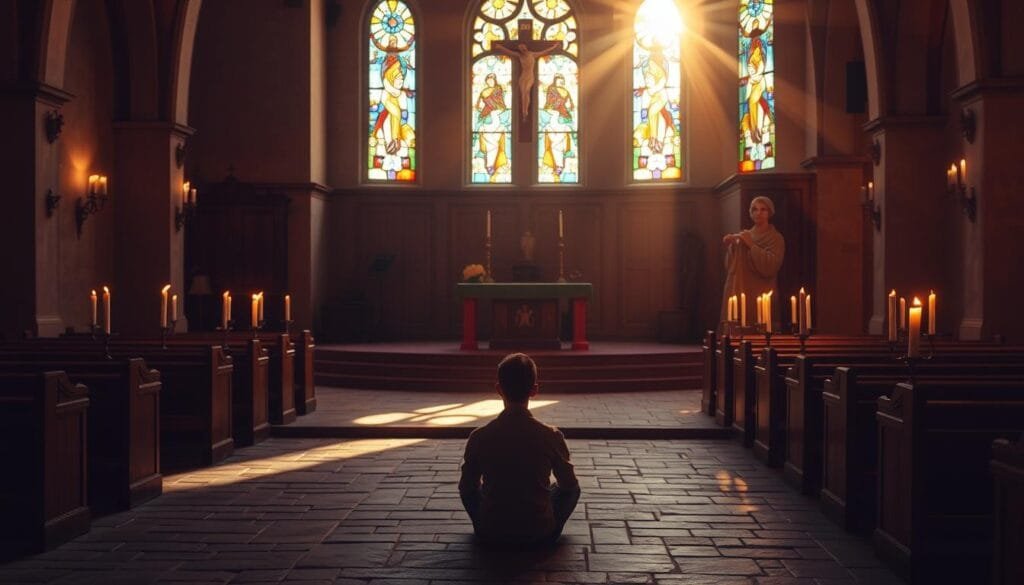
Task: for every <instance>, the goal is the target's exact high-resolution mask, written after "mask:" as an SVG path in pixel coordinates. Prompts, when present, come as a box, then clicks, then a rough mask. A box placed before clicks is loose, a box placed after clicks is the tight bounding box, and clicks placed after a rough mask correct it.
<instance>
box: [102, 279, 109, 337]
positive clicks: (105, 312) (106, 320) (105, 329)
mask: <svg viewBox="0 0 1024 585" xmlns="http://www.w3.org/2000/svg"><path fill="white" fill-rule="evenodd" d="M103 332H104V333H106V334H107V335H110V289H109V288H107V287H103Z"/></svg>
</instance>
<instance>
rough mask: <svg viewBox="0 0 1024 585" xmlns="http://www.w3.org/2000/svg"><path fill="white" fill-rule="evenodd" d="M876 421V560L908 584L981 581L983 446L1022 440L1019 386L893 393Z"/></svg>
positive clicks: (987, 509)
mask: <svg viewBox="0 0 1024 585" xmlns="http://www.w3.org/2000/svg"><path fill="white" fill-rule="evenodd" d="M876 417H877V419H878V470H879V473H878V503H879V505H878V515H877V520H878V522H877V528H876V529H875V532H874V542H875V551H876V553H877V554H878V555H879V556H880V557H882V558H883V559H885V560H887V561H888V562H889V563H890V564H891V565H892V566H893V567H894V568H895V569H896V570H897V572H899V573H901V574H903V575H904V576H905V577H908V578H909V579H911V581H912V582H915V583H928V584H933V583H934V584H942V583H987V582H989V579H990V577H991V563H992V559H991V556H992V546H993V544H992V543H993V540H992V526H993V519H992V506H993V488H992V478H991V476H990V472H989V458H990V454H991V446H992V442H993V441H994V440H996V439H1000V438H1002V439H1016V438H1017V437H1018V436H1019V435H1020V433H1021V432H1022V431H1024V379H1019V380H1016V381H1014V382H987V381H977V382H972V383H946V382H943V383H926V384H921V383H918V384H917V385H916V386H915V385H911V384H905V383H901V384H897V385H896V387H895V389H894V390H893V394H892V396H891V397H888V396H883V397H881V398H879V399H878V411H877V413H876ZM1017 552H1018V553H1019V552H1020V551H1017Z"/></svg>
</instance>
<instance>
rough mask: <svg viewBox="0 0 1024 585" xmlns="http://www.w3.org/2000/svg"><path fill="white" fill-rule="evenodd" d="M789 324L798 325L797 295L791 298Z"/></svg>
mask: <svg viewBox="0 0 1024 585" xmlns="http://www.w3.org/2000/svg"><path fill="white" fill-rule="evenodd" d="M789 322H790V324H792V325H796V323H797V317H796V295H790V296H789Z"/></svg>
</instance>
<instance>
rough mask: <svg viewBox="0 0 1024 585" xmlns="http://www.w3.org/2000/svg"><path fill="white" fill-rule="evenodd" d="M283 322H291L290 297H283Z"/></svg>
mask: <svg viewBox="0 0 1024 585" xmlns="http://www.w3.org/2000/svg"><path fill="white" fill-rule="evenodd" d="M284 320H285V321H291V320H292V295H284Z"/></svg>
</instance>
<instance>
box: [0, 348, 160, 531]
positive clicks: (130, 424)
mask: <svg viewBox="0 0 1024 585" xmlns="http://www.w3.org/2000/svg"><path fill="white" fill-rule="evenodd" d="M8 357H9V356H5V355H4V354H3V352H2V351H0V372H2V373H5V374H10V373H24V374H32V373H39V372H44V371H52V370H56V369H58V368H62V369H63V371H64V372H66V373H67V375H68V377H69V378H70V379H72V380H73V381H74V382H77V383H84V384H85V385H86V386H88V388H89V411H88V412H89V415H88V421H89V424H88V427H89V432H88V460H89V466H88V468H89V475H88V484H89V490H88V492H89V493H88V501H89V508H90V509H91V510H92V513H93V514H102V513H109V512H113V511H117V510H125V509H128V508H130V507H132V506H136V505H139V504H141V503H143V502H146V501H149V500H151V499H153V498H155V497H157V496H159V495H160V494H161V493H162V492H163V476H162V475H160V390H161V383H160V372H158V371H156V370H151V369H149V368H148V367H146V363H145V362H144V361H143V360H142V359H140V358H133V359H128V360H105V359H104V360H87V361H74V360H72V359H56V360H53V358H54V357H56V358H60V356H54V355H52V354H48V353H47V354H37V355H36V356H34V358H29V359H26V358H24V357H22V358H19V359H18V361H14V362H11V361H6V360H7V358H8ZM33 359H34V360H35V361H31V360H33Z"/></svg>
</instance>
